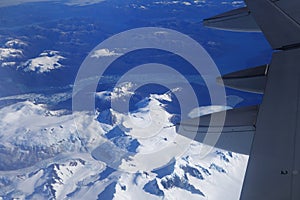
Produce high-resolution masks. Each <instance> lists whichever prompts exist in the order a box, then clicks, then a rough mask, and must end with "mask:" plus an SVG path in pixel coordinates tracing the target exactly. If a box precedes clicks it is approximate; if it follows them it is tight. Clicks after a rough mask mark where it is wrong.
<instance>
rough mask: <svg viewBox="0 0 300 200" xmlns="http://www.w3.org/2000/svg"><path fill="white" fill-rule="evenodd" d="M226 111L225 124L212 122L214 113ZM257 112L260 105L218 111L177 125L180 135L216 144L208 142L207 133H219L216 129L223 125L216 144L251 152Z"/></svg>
mask: <svg viewBox="0 0 300 200" xmlns="http://www.w3.org/2000/svg"><path fill="white" fill-rule="evenodd" d="M224 112H226V119H225V123H224V126H223V124H221V123H220V122H213V123H212V124H210V123H211V118H212V115H214V117H216V118H217V117H218V115H223V114H224ZM257 112H258V106H250V107H246V108H236V109H231V110H227V111H222V112H216V113H213V114H209V115H204V116H201V117H197V118H193V119H189V120H186V121H182V122H180V123H179V124H177V125H176V131H177V133H179V134H180V135H183V136H185V137H188V138H191V139H193V140H195V141H198V142H202V143H204V144H207V145H214V144H209V143H206V141H205V137H206V135H207V134H208V135H210V134H219V133H217V132H216V131H215V130H219V128H220V127H221V128H222V127H223V129H222V132H221V135H220V138H219V140H218V142H217V144H215V145H214V146H215V147H217V148H221V149H225V150H228V151H233V152H238V153H242V154H249V153H250V148H251V144H252V138H253V135H254V132H255V123H256V117H257ZM195 133H196V136H195Z"/></svg>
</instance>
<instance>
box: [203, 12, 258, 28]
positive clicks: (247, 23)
mask: <svg viewBox="0 0 300 200" xmlns="http://www.w3.org/2000/svg"><path fill="white" fill-rule="evenodd" d="M203 23H204V25H205V26H206V27H210V28H215V29H221V30H230V31H245V32H260V31H261V30H260V28H259V26H258V25H257V24H256V22H255V20H254V19H253V17H252V15H251V13H250V11H249V9H248V8H247V7H244V8H238V9H235V10H231V11H229V12H225V13H223V14H220V15H216V16H214V17H211V18H208V19H204V20H203Z"/></svg>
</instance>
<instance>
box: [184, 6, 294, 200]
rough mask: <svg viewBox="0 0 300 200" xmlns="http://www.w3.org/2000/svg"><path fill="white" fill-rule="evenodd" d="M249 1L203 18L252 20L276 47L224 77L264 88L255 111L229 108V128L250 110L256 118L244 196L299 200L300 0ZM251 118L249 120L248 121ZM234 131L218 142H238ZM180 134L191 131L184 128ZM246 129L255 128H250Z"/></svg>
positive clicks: (244, 25) (231, 83)
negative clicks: (258, 62)
mask: <svg viewBox="0 0 300 200" xmlns="http://www.w3.org/2000/svg"><path fill="white" fill-rule="evenodd" d="M245 3H246V4H247V7H246V8H243V9H239V10H235V11H231V12H227V13H224V14H221V15H217V16H215V17H212V18H209V19H206V20H204V24H205V25H207V26H209V27H212V28H217V29H225V30H234V31H236V30H238V31H249V30H250V31H252V30H256V29H255V26H254V25H253V20H254V21H255V22H256V24H257V27H259V28H260V30H261V31H262V32H263V34H264V35H265V37H266V39H267V40H268V41H269V43H270V45H271V46H272V48H273V49H274V53H273V56H272V61H271V63H269V64H268V65H263V66H260V67H256V68H252V69H248V70H244V71H240V72H234V73H232V74H228V75H225V76H223V79H222V80H223V82H224V84H225V86H228V87H231V88H235V89H240V90H244V91H249V92H257V93H263V94H264V96H263V101H262V104H261V105H260V106H259V109H258V110H257V112H255V110H252V112H239V114H238V115H236V116H235V117H230V114H229V118H228V119H226V120H227V123H225V129H226V128H227V126H228V124H229V125H230V124H231V125H232V124H234V125H235V126H236V127H241V126H242V125H244V123H245V122H244V121H243V120H237V119H239V118H244V119H250V118H251V116H252V118H251V119H252V120H253V119H255V122H254V125H253V127H254V128H255V130H254V131H253V140H252V138H251V137H250V138H251V139H249V138H248V140H250V141H251V144H250V146H251V151H250V157H249V162H248V168H247V172H246V176H245V180H244V185H243V189H242V194H241V200H269V199H270V200H299V199H300V1H299V0H245ZM231 112H233V111H231ZM238 116H239V117H238ZM253 116H255V117H254V118H253ZM204 118H205V116H204V117H200V118H199V119H198V120H200V121H201V120H202V119H204ZM206 118H207V116H206ZM231 120H233V121H235V120H236V121H235V123H234V122H231ZM204 121H205V120H204ZM247 123H248V125H249V121H247ZM247 123H246V124H247ZM179 125H183V127H185V128H182V129H183V130H185V131H186V130H189V129H188V128H187V126H191V124H189V123H187V122H181V123H180V124H178V127H179ZM193 130H195V127H194V128H193ZM201 130H202V127H201V123H200V125H199V127H198V128H197V135H201V134H202V133H201ZM233 130H234V129H233ZM178 131H179V133H180V130H179V129H178ZM182 132H184V131H182ZM233 133H234V131H233V132H232V133H231V134H227V135H224V136H223V138H222V137H221V138H220V139H221V140H219V142H218V144H217V147H221V148H223V149H228V150H232V149H235V148H237V147H238V146H237V147H236V146H235V145H237V144H236V141H235V139H232V138H230V139H229V138H226V137H236V134H233ZM182 134H183V135H187V133H186V132H184V133H182ZM207 134H211V133H207ZM248 134H249V135H251V134H252V132H251V131H248ZM222 135H223V134H222ZM196 138H201V137H196ZM239 139H240V138H239ZM244 139H247V137H244ZM198 141H201V139H199V140H198ZM228 141H230V143H228ZM222 142H224V144H226V145H222ZM242 142H243V143H245V141H243V140H242Z"/></svg>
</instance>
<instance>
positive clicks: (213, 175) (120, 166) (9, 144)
mask: <svg viewBox="0 0 300 200" xmlns="http://www.w3.org/2000/svg"><path fill="white" fill-rule="evenodd" d="M122 91H123V93H122V94H123V95H126V94H125V93H128V92H129V91H128V88H126V87H125V89H124V88H123V90H122ZM114 92H116V91H114ZM114 92H111V93H110V92H108V91H105V92H100V93H98V94H97V95H96V98H102V100H103V101H106V100H107V96H109V97H115V96H116V95H117V94H116V93H114ZM117 92H118V93H119V94H120V91H119V90H118V91H117ZM104 93H105V94H106V95H104ZM60 95H62V94H60ZM66 95H68V94H66ZM11 98H12V97H11ZM41 99H43V98H41ZM19 100H20V99H19ZM58 100H62V101H64V100H65V98H59V99H58ZM171 101H172V99H171V97H170V96H169V95H168V93H166V94H152V95H150V96H149V97H147V98H144V99H142V100H141V101H140V102H138V103H137V104H136V108H137V109H136V110H134V111H131V113H127V114H126V113H125V114H124V113H118V112H117V111H115V110H112V109H104V110H101V111H98V112H97V113H96V115H91V114H89V113H85V112H76V113H73V114H72V113H70V112H69V111H66V110H50V109H49V108H48V107H47V105H46V104H40V103H39V102H38V99H37V101H35V102H32V101H20V102H18V103H12V104H10V105H9V106H5V107H3V108H1V109H0V119H1V123H0V130H1V132H0V138H1V144H0V160H1V163H0V169H1V171H0V199H1V198H2V199H14V198H15V199H17V198H20V199H82V198H85V199H142V198H144V199H224V198H225V199H238V197H239V194H240V190H241V186H242V182H243V177H244V172H245V168H246V164H247V159H248V157H247V156H244V155H239V154H236V153H233V152H226V151H223V150H219V149H214V150H213V151H212V152H211V153H210V154H209V155H208V156H207V157H205V158H204V159H203V158H201V157H199V154H198V153H197V152H198V151H199V149H201V145H202V144H200V143H197V142H193V141H189V143H188V144H189V145H188V146H186V148H185V149H183V150H182V151H178V152H176V151H174V152H175V153H174V154H172V153H168V151H166V149H168V148H170V146H171V147H172V145H174V147H176V145H175V144H174V143H176V140H178V137H179V136H178V134H176V132H175V127H174V126H172V125H173V124H172V122H171V121H170V119H171V118H172V115H173V114H172V113H169V112H167V110H166V108H165V103H166V102H171ZM211 109H213V108H211ZM217 109H220V108H217ZM200 110H201V109H200ZM74 119H75V121H76V122H80V123H79V124H78V123H76V124H75V123H74ZM152 123H154V124H155V126H151V124H152ZM159 123H160V125H159ZM154 127H162V128H161V129H160V130H155V129H154ZM179 139H182V140H184V139H183V138H179ZM171 149H172V148H171ZM174 149H175V148H173V150H174ZM107 152H109V153H107ZM107 156H108V157H109V158H107Z"/></svg>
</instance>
